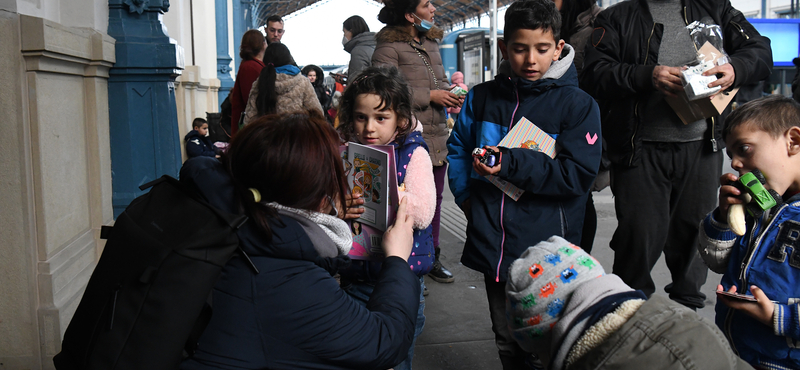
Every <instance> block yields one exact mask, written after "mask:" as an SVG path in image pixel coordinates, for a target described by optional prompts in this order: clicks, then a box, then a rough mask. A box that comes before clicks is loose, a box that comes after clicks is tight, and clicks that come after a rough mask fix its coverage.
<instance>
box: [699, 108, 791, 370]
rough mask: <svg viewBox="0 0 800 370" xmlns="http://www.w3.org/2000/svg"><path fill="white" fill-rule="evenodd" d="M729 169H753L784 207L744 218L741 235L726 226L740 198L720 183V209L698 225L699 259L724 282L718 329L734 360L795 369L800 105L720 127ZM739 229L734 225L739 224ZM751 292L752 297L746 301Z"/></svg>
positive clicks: (755, 111)
mask: <svg viewBox="0 0 800 370" xmlns="http://www.w3.org/2000/svg"><path fill="white" fill-rule="evenodd" d="M723 138H724V139H725V144H726V148H727V149H726V150H727V151H728V156H729V157H730V158H731V168H733V169H734V170H735V171H736V172H738V173H739V175H744V174H746V173H748V172H752V171H753V170H756V169H758V170H759V171H761V173H762V174H763V175H764V178H765V179H766V184H765V185H764V186H765V187H766V188H767V189H769V190H773V191H775V192H776V193H777V194H779V195H781V196H782V200H784V203H783V204H780V203H779V204H778V205H776V206H773V207H772V208H771V209H769V210H767V211H764V214H763V215H762V216H761V217H751V216H749V215H748V216H747V217H746V218H745V225H746V227H744V229H745V230H744V235H742V236H737V235H735V234H734V231H733V229H732V228H731V227H730V225H728V221H727V220H728V217H727V214H728V208H729V207H731V205H733V204H740V203H742V200H741V199H739V197H740V195H741V193H742V191H740V190H738V189H737V188H736V187H734V186H732V183H733V182H734V181H736V180H737V179H738V177H737V176H735V175H734V174H731V173H726V174H724V175H722V177H721V178H720V184H721V185H722V186H721V187H720V189H719V208H717V209H715V210H714V211H712V212H711V213H709V214H708V216H706V218H705V219H704V220H703V222H702V223H701V224H700V238H699V239H700V244H699V247H698V248H699V252H700V257H702V258H703V261H705V263H706V264H707V265H708V267H709V268H710V269H711V270H712V271H714V272H716V273H718V274H724V275H722V281H721V282H720V285H719V286H718V287H717V290H718V291H722V290H725V291H728V292H734V293H740V294H746V295H749V296H750V298H755V299H756V301H744V300H740V299H735V298H729V297H727V296H724V295H718V296H717V298H718V299H717V306H716V311H717V315H716V322H717V326H719V328H720V329H722V332H723V333H725V336H726V337H727V338H728V340H729V341H730V343H731V346H732V347H733V349H734V351H735V352H736V354H738V355H739V356H741V358H742V359H743V360H745V361H747V362H749V363H750V364H751V365H753V366H754V367H756V368H757V369H799V368H800V284H798V283H800V104H798V103H797V102H795V101H794V100H793V99H791V98H788V97H784V96H782V95H770V96H767V97H764V98H760V99H756V100H753V101H751V102H749V103H747V104H745V105H743V106H741V107H739V109H737V110H735V111H734V112H733V113H731V115H730V116H728V118H727V119H726V120H725V130H724V131H723ZM736 223H738V222H736ZM748 292H749V294H748Z"/></svg>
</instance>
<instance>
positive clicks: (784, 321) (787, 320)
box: [772, 303, 800, 340]
mask: <svg viewBox="0 0 800 370" xmlns="http://www.w3.org/2000/svg"><path fill="white" fill-rule="evenodd" d="M772 326H773V330H774V331H775V335H778V336H781V337H789V338H792V339H793V340H800V303H795V304H789V305H785V304H775V311H774V312H773V313H772Z"/></svg>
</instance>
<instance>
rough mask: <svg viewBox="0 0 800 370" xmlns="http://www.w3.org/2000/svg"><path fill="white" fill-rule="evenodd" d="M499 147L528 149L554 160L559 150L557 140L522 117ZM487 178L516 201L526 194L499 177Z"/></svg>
mask: <svg viewBox="0 0 800 370" xmlns="http://www.w3.org/2000/svg"><path fill="white" fill-rule="evenodd" d="M497 146H498V147H501V146H502V147H505V148H527V149H531V150H535V151H537V152H542V153H544V154H546V155H547V156H548V157H550V158H554V159H555V157H556V154H557V152H558V148H557V147H556V139H553V137H552V136H550V135H549V134H548V133H546V132H544V131H543V130H542V129H540V128H539V127H538V126H536V125H535V124H534V123H533V122H531V121H530V120H528V119H527V118H525V117H522V118H520V120H519V121H517V124H516V125H514V127H512V128H511V130H510V131H509V132H508V134H506V136H505V137H504V138H503V140H500V142H499V143H498V144H497ZM486 178H487V179H488V180H489V181H490V182H491V183H492V184H494V185H495V186H497V187H498V188H499V189H500V190H502V191H503V192H504V193H506V195H508V196H509V197H510V198H511V199H513V200H514V201H517V200H519V197H521V196H522V194H523V193H525V190H522V189H520V188H518V187H516V186H514V185H513V184H511V183H510V182H508V181H505V180H503V179H500V178H499V177H496V176H491V175H489V176H486Z"/></svg>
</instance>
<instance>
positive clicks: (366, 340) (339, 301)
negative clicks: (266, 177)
mask: <svg viewBox="0 0 800 370" xmlns="http://www.w3.org/2000/svg"><path fill="white" fill-rule="evenodd" d="M180 175H181V182H183V183H185V184H187V185H189V186H192V187H194V188H195V189H197V191H198V192H199V193H200V194H201V195H202V196H203V197H204V198H205V199H206V200H207V201H208V202H209V203H210V204H212V205H213V206H215V207H217V208H219V209H221V210H224V211H226V212H230V213H239V204H238V202H237V199H238V198H237V197H236V196H235V195H234V185H233V180H232V179H231V177H230V176H228V174H227V171H225V169H224V167H223V165H222V163H220V162H219V161H218V160H216V159H214V158H208V157H198V158H194V159H191V160H188V161H186V164H184V166H183V168H182V169H181V173H180ZM269 224H270V227H271V228H272V233H273V235H272V240H270V241H267V240H266V238H265V236H264V234H263V232H262V231H260V228H259V227H258V226H257V224H256V222H255V221H253V219H250V220H248V221H247V222H246V223H245V224H244V225H243V226H242V227H241V228H240V229H239V231H238V232H237V234H238V236H239V241H240V246H241V247H242V249H243V250H244V251H246V252H247V254H248V255H249V256H250V258H251V259H252V263H253V264H254V265H255V266H256V267H257V268H258V270H259V273H255V272H253V270H252V269H251V268H250V267H249V265H248V264H247V262H246V261H245V259H244V258H242V257H234V258H232V259H231V260H230V262H228V264H227V265H226V266H225V268H224V269H223V271H222V275H221V276H220V278H219V281H217V283H216V285H215V286H214V292H213V306H214V312H213V314H212V317H211V322H209V324H208V327H206V329H205V331H204V332H203V334H202V336H201V337H200V339H199V341H198V347H197V352H196V353H195V356H194V357H193V358H191V359H189V360H186V361H184V362H183V363H182V364H181V366H180V369H182V370H210V369H293V370H294V369H376V370H383V369H388V368H390V367H392V366H395V365H397V364H398V363H400V362H401V361H403V359H405V358H406V357H407V355H408V349H409V348H410V346H411V341H412V339H413V334H414V327H415V325H416V318H417V309H418V305H419V294H420V291H419V289H420V285H419V278H417V276H416V275H414V273H413V272H411V270H409V268H408V264H406V262H405V261H404V260H403V259H401V258H398V257H389V258H386V260H385V261H384V262H383V268H382V270H381V272H380V276H379V277H378V281H377V284H376V286H375V291H374V293H373V294H372V297H370V299H369V303H367V306H366V307H364V306H362V305H360V304H358V303H356V301H355V300H354V299H353V298H351V297H350V296H349V295H347V293H345V292H344V291H342V290H341V289H339V285H338V283H337V282H336V280H335V279H334V278H333V277H332V276H331V274H330V272H329V271H328V270H329V269H330V268H331V266H332V264H333V263H334V261H332V260H334V259H336V258H329V257H323V256H321V255H320V253H319V252H318V251H317V248H315V245H314V244H313V243H312V239H311V237H310V235H311V234H309V231H308V230H306V229H305V228H304V227H303V226H302V225H301V224H300V223H299V222H298V221H296V220H294V219H292V218H290V217H286V216H283V215H279V216H278V217H277V218H271V219H270V220H269ZM319 232H322V229H319ZM323 235H324V233H323ZM315 240H318V243H321V241H320V240H321V239H320V238H317V239H315ZM331 243H332V242H331ZM334 248H335V247H334Z"/></svg>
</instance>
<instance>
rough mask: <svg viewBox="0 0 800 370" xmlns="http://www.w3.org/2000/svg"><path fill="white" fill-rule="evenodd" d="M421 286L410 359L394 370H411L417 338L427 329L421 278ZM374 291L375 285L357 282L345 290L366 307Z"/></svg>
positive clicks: (421, 280) (423, 279)
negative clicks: (423, 329)
mask: <svg viewBox="0 0 800 370" xmlns="http://www.w3.org/2000/svg"><path fill="white" fill-rule="evenodd" d="M419 286H420V289H419V310H417V327H416V328H415V329H414V341H413V342H411V348H409V349H408V357H407V358H406V359H405V360H404V361H403V362H401V363H400V364H398V365H397V366H395V367H394V370H411V361H412V360H413V359H414V346H415V345H416V343H417V337H418V336H419V335H420V334H422V328H424V327H425V314H424V311H425V297H424V296H423V295H422V293H423V291H425V278H424V277H420V278H419ZM374 289H375V285H374V284H370V283H366V282H361V281H356V282H353V283H352V284H351V285H350V286H349V287H347V288H345V292H347V294H349V295H350V296H351V297H353V298H355V300H356V302H358V303H360V304H362V305H364V306H366V305H367V302H368V301H369V297H370V296H371V295H372V291H373V290H374Z"/></svg>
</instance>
